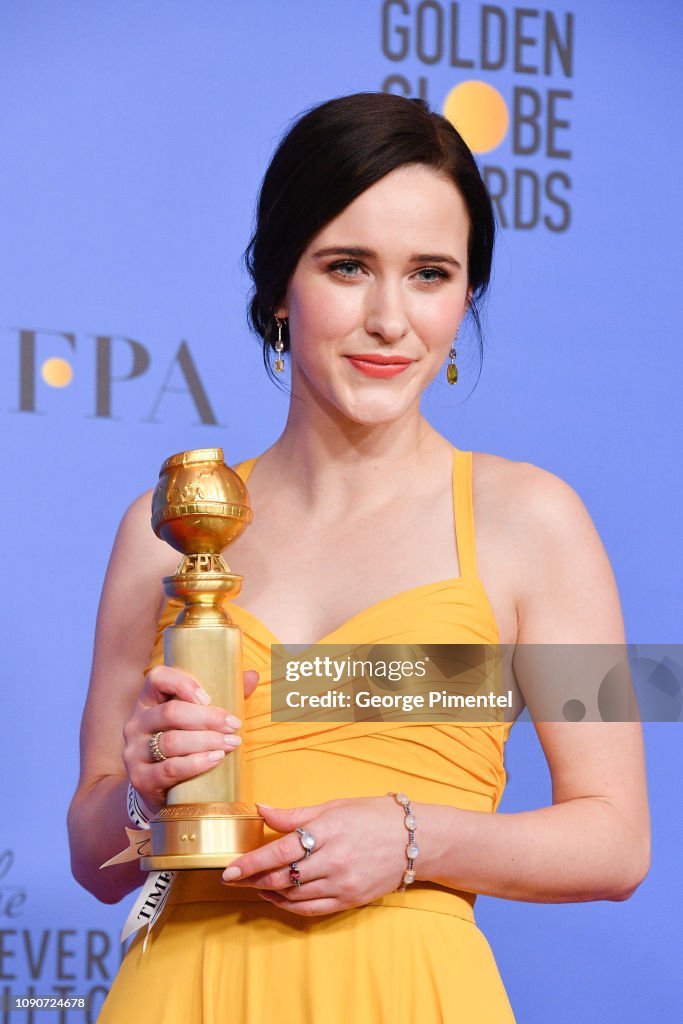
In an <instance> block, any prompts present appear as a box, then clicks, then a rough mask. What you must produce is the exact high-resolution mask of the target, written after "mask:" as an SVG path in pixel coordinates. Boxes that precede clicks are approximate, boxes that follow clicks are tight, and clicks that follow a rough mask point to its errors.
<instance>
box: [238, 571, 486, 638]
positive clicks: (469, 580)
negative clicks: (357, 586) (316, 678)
mask: <svg viewBox="0 0 683 1024" xmlns="http://www.w3.org/2000/svg"><path fill="white" fill-rule="evenodd" d="M452 584H457V585H458V586H461V585H463V584H465V585H469V586H474V587H477V588H478V589H480V590H481V591H482V592H483V595H484V599H485V601H486V604H487V605H488V607H489V610H490V612H491V618H492V621H493V625H494V629H495V631H496V643H500V633H499V630H498V623H497V622H496V616H495V614H494V611H493V607H492V605H491V602H490V601H489V598H488V594H487V593H486V588H485V587H484V584H483V583H482V581H481V580H480V579H479V577H478V576H474V577H473V576H451V577H448V578H447V579H443V580H434V581H433V582H432V583H418V585H417V586H416V587H407V588H406V589H405V590H400V591H398V593H396V594H390V595H389V596H388V597H381V598H380V599H379V601H374V602H373V603H372V604H369V605H367V606H366V607H365V608H361V610H360V611H358V612H354V614H353V615H351V616H350V617H349V618H348V619H345V620H344V622H342V623H340V625H338V626H335V628H334V629H333V630H331V631H330V632H329V633H325V635H324V636H322V637H321V638H320V640H315V641H314V642H313V643H310V644H297V645H296V646H297V647H305V648H306V650H308V649H309V648H310V647H317V646H318V644H324V643H327V642H328V641H329V639H330V637H333V636H334V635H335V634H336V633H339V632H341V630H343V629H345V628H346V627H347V626H348V625H350V624H351V623H352V622H354V621H355V620H356V619H359V618H360V617H361V616H362V615H367V614H368V613H369V612H372V611H374V609H375V608H381V606H382V605H385V604H389V602H391V601H396V600H398V599H399V598H403V597H406V596H407V595H408V594H414V593H416V592H417V591H419V590H428V589H429V588H430V587H439V588H443V587H446V586H450V585H452ZM231 605H232V607H233V608H238V609H239V611H240V612H242V613H244V614H245V615H248V616H249V618H250V619H253V621H254V622H256V623H258V625H259V626H260V627H261V628H262V629H263V630H264V631H265V632H266V633H268V635H269V636H270V637H271V638H272V639H273V640H274V641H275V643H276V644H277V645H278V646H279V647H283V648H284V649H285V650H286V651H291V648H290V647H287V646H286V645H285V644H283V643H282V641H281V640H280V638H279V637H278V636H277V634H276V633H274V632H273V631H272V629H270V627H269V626H267V625H266V623H265V622H264V621H263V619H260V618H259V617H258V615H254V613H253V612H250V611H249V609H248V608H245V607H244V606H243V605H241V604H236V603H233V602H231Z"/></svg>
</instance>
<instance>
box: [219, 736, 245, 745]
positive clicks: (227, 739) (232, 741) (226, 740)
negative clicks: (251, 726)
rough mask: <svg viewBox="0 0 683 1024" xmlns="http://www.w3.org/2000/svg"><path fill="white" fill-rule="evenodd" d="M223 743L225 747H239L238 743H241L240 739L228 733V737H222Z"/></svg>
mask: <svg viewBox="0 0 683 1024" xmlns="http://www.w3.org/2000/svg"><path fill="white" fill-rule="evenodd" d="M223 742H224V743H225V745H226V747H239V745H240V743H241V742H242V737H241V736H235V735H234V734H233V733H230V734H229V735H228V736H224V737H223Z"/></svg>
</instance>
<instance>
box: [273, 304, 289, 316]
mask: <svg viewBox="0 0 683 1024" xmlns="http://www.w3.org/2000/svg"><path fill="white" fill-rule="evenodd" d="M274 315H275V316H276V317H277V318H278V320H286V319H287V303H286V302H281V303H280V305H279V306H277V307H276V309H275V310H274Z"/></svg>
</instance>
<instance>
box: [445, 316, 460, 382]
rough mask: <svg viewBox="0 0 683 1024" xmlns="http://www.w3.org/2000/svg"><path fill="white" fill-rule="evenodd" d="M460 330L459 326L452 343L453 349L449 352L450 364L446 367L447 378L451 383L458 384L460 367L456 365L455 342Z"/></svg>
mask: <svg viewBox="0 0 683 1024" xmlns="http://www.w3.org/2000/svg"><path fill="white" fill-rule="evenodd" d="M459 331H460V327H458V330H457V331H456V332H455V338H454V339H453V344H452V345H451V350H450V352H449V353H448V366H447V367H446V380H447V381H448V383H449V384H457V383H458V367H457V366H456V365H455V343H456V341H457V340H458V332H459Z"/></svg>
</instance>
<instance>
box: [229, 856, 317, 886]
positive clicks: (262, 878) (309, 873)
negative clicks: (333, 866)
mask: <svg viewBox="0 0 683 1024" xmlns="http://www.w3.org/2000/svg"><path fill="white" fill-rule="evenodd" d="M294 865H296V870H297V871H298V872H299V881H300V882H301V885H303V884H304V882H305V883H306V884H307V885H308V884H309V883H310V882H313V881H324V879H325V877H326V874H325V873H324V871H323V868H322V867H321V866H320V864H316V863H315V862H314V859H313V858H306V859H305V860H304V859H303V858H298V859H297V860H293V861H291V862H290V863H289V864H285V865H284V866H282V867H279V868H276V869H275V870H273V871H256V872H254V874H253V875H242V876H241V877H240V878H237V879H236V880H235V881H234V882H229V883H226V884H229V885H230V886H235V887H236V888H239V887H240V886H241V887H242V888H251V889H288V888H289V887H290V886H295V888H299V887H298V886H296V885H295V883H294V879H293V878H292V876H291V874H290V869H291V868H292V867H293V866H294Z"/></svg>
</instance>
